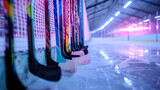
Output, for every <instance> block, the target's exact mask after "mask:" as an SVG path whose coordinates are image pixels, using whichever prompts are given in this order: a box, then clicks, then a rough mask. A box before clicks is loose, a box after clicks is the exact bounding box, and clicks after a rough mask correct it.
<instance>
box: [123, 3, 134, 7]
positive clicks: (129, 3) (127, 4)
mask: <svg viewBox="0 0 160 90" xmlns="http://www.w3.org/2000/svg"><path fill="white" fill-rule="evenodd" d="M131 3H132V1H129V2H128V3H127V4H126V5H124V6H123V8H127V7H128V6H129V5H130V4H131Z"/></svg>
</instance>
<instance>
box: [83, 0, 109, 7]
mask: <svg viewBox="0 0 160 90" xmlns="http://www.w3.org/2000/svg"><path fill="white" fill-rule="evenodd" d="M107 1H109V0H103V1H102V2H98V3H96V4H94V5H91V6H88V7H87V8H86V9H90V8H92V7H95V6H97V5H100V4H103V3H105V2H107Z"/></svg>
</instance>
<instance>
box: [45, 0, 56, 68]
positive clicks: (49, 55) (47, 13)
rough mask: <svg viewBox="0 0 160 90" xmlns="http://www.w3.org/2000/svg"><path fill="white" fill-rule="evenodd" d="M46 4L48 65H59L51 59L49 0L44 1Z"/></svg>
mask: <svg viewBox="0 0 160 90" xmlns="http://www.w3.org/2000/svg"><path fill="white" fill-rule="evenodd" d="M44 2H45V33H46V60H47V65H58V63H57V62H55V61H54V60H53V59H52V57H51V49H50V47H51V40H50V37H51V36H50V30H49V29H50V28H49V12H48V11H49V9H48V8H49V4H48V0H44Z"/></svg>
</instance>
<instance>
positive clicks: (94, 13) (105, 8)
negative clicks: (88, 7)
mask: <svg viewBox="0 0 160 90" xmlns="http://www.w3.org/2000/svg"><path fill="white" fill-rule="evenodd" d="M108 8H109V7H106V8H103V9H100V10H98V11H95V12H92V13H90V14H88V15H87V16H88V17H89V16H90V15H92V14H95V13H98V12H101V11H103V10H106V9H108Z"/></svg>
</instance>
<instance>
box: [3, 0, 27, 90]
mask: <svg viewBox="0 0 160 90" xmlns="http://www.w3.org/2000/svg"><path fill="white" fill-rule="evenodd" d="M4 6H5V8H6V10H7V13H6V19H8V29H7V33H6V51H5V60H6V62H5V63H6V82H7V89H9V90H10V89H15V90H19V89H20V90H24V89H26V88H25V86H24V85H23V84H22V83H21V82H20V80H19V78H18V76H17V74H16V70H15V63H14V62H15V61H14V41H13V21H14V18H13V17H14V16H13V0H4ZM6 27H7V26H6Z"/></svg>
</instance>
